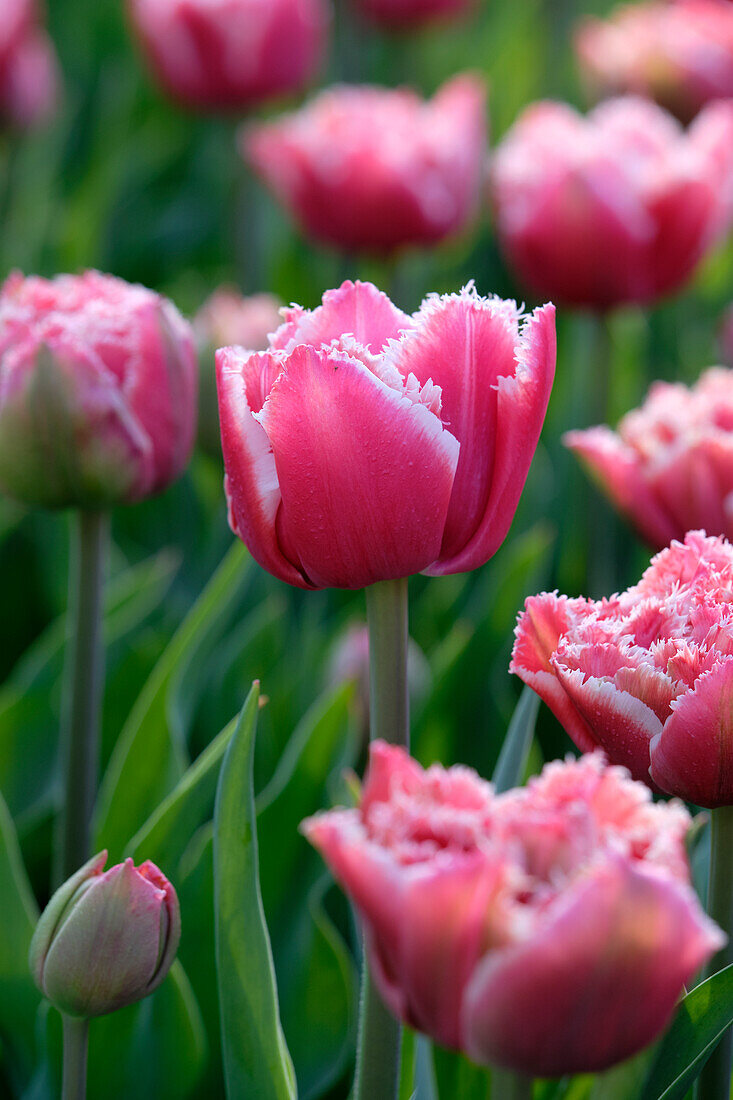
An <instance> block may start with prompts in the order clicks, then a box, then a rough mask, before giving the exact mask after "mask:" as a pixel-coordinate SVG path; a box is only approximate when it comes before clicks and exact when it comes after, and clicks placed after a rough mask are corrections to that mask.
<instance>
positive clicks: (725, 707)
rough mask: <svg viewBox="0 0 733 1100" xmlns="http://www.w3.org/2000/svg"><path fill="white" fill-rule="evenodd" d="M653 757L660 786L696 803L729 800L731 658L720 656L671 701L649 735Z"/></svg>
mask: <svg viewBox="0 0 733 1100" xmlns="http://www.w3.org/2000/svg"><path fill="white" fill-rule="evenodd" d="M651 762H652V766H651V773H652V777H653V779H654V782H655V783H657V784H658V785H659V786H660V787H661V789H662V790H663V791H667V792H668V793H669V794H675V795H677V796H678V797H680V798H684V799H686V800H687V801H688V802H694V803H695V805H696V806H708V807H711V808H712V807H715V806H730V805H733V659H730V658H726V659H724V660H721V661H720V663H719V664H718V665H717V666H716V667H715V668H713V669H711V671H710V672H706V673H704V674H703V675H702V676H701V677H700V679H699V680H698V681H697V683H696V685H695V688H694V690H692V691H688V692H686V693H685V694H684V695H681V696H680V697H679V698H678V699H677V700H676V701H675V702H674V703H673V705H672V715H671V717H670V718H668V719H667V721H666V722H665V724H664V727H663V729H662V730H660V731H659V733H658V734H657V735H656V736H655V737H654V739H653V740H652V744H651Z"/></svg>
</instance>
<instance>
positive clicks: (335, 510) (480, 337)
mask: <svg viewBox="0 0 733 1100" xmlns="http://www.w3.org/2000/svg"><path fill="white" fill-rule="evenodd" d="M284 313H285V318H286V320H285V324H284V325H283V326H282V327H281V328H280V329H279V330H278V332H277V333H275V334H274V335H273V336H272V337H271V340H270V349H269V350H268V351H266V352H263V353H261V354H250V353H248V352H246V351H245V350H244V349H242V348H223V349H221V350H220V351H219V352H218V353H217V378H218V387H219V414H220V420H221V431H222V445H223V450H224V462H225V466H226V475H227V476H226V482H225V484H226V490H227V496H228V500H229V516H230V524H231V526H232V530H233V531H234V533H235V534H237V535H239V537H240V538H241V539H242V540H243V541H244V542H245V543H246V544H247V546H248V547H249V549H250V551H251V552H252V554H253V556H254V557H255V558H256V559H257V561H259V563H260V564H261V565H262V566H264V568H265V569H268V570H269V571H270V572H271V573H274V574H275V576H276V577H280V579H281V580H284V581H287V582H288V583H290V584H293V585H298V586H300V587H302V588H323V587H327V586H336V587H341V588H361V587H363V586H364V585H368V584H372V583H374V582H375V581H381V580H388V579H395V578H398V577H406V576H409V575H410V574H412V573H417V572H420V571H421V570H423V571H425V572H428V573H431V574H443V573H457V572H462V571H464V570H469V569H475V568H476V567H477V566H479V565H482V564H483V563H484V562H485V561H487V560H488V558H490V557H491V556H492V554H494V553H495V552H496V550H497V549H498V547H499V546H500V545H501V543H502V541H503V539H504V537H505V536H506V533H507V531H508V529H509V525H510V523H511V521H512V517H513V515H514V511H515V509H516V506H517V502H518V500H519V496H520V493H521V491H522V488H523V486H524V482H525V479H526V477H527V472H528V470H529V465H530V462H531V460H532V455H533V453H534V449H535V447H536V445H537V440H538V438H539V434H540V429H541V427H542V422H543V419H544V415H545V410H546V408H547V402H548V399H549V394H550V388H551V385H552V380H553V375H554V369H555V326H554V309H553V307H552V306H549V305H548V306H544V307H543V308H542V309H538V310H535V312H534V313H533V314H532V315H531V316H530V317H528V318H526V319H525V320H524V321H523V322H522V318H521V314H520V312H519V310H518V309H517V307H516V305H515V304H514V302H507V301H502V300H501V299H498V298H481V297H479V295H478V294H477V293H476V291H475V290H474V289H473V287H471V286H469V287H467V288H466V289H464V290H463V291H462V292H461V293H460V294H450V295H446V296H444V297H438V296H437V295H432V296H431V297H429V298H428V299H426V301H425V302H424V303H423V305H422V307H421V309H420V310H419V311H418V312H417V313H416V314H414V315H413V316H412V317H409V316H407V314H404V313H402V312H401V311H400V310H398V309H397V308H396V306H394V305H393V304H392V302H391V301H390V300H389V298H388V297H387V295H386V294H382V293H380V291H378V290H377V288H376V287H374V286H372V285H371V283H359V282H357V283H351V282H346V283H344V284H343V286H342V287H341V288H340V289H339V290H330V291H328V292H327V293H326V294H325V295H324V297H323V305H322V306H320V307H319V308H318V309H315V310H313V311H309V310H303V309H301V308H300V307H299V306H293V307H292V308H291V309H289V310H285V311H284ZM520 322H521V324H520Z"/></svg>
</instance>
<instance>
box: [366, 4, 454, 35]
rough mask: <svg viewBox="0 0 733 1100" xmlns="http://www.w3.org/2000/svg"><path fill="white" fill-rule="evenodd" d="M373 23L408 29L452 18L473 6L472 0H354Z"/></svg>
mask: <svg viewBox="0 0 733 1100" xmlns="http://www.w3.org/2000/svg"><path fill="white" fill-rule="evenodd" d="M356 3H357V6H358V8H359V10H360V11H362V12H363V13H364V15H366V16H367V17H368V18H369V19H370V20H371V21H372V22H373V23H377V24H379V25H380V26H383V27H390V28H394V29H397V30H409V29H411V28H414V27H418V26H422V25H423V24H425V23H431V22H433V21H434V20H439V19H453V18H455V17H456V16H459V15H463V13H464V12H466V11H468V10H469V8H471V7H473V4H474V0H356Z"/></svg>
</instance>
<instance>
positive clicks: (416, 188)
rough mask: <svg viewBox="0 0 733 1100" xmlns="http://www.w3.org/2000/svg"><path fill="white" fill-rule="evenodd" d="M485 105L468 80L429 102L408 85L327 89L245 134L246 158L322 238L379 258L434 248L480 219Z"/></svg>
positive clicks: (478, 87) (307, 230)
mask: <svg viewBox="0 0 733 1100" xmlns="http://www.w3.org/2000/svg"><path fill="white" fill-rule="evenodd" d="M485 101H486V97H485V92H484V88H483V86H482V84H481V83H480V81H479V80H478V79H476V78H474V77H472V76H465V75H464V76H459V77H456V78H454V79H453V80H451V81H449V82H448V83H447V84H445V85H444V86H443V87H442V88H441V89H440V90H439V91H438V92H437V94H436V95H435V96H434V98H433V99H432V100H430V101H429V102H427V103H426V102H425V101H424V100H422V99H421V98H420V97H419V96H418V95H417V94H415V93H414V92H412V91H410V90H409V89H407V88H397V89H385V88H377V87H368V86H364V87H355V86H341V87H334V88H329V89H327V90H326V91H325V92H321V93H320V94H319V95H318V96H316V98H315V99H314V100H312V101H311V102H310V103H309V104H307V105H306V106H305V107H303V108H301V110H299V111H297V112H295V113H294V114H290V115H285V116H284V117H282V118H280V119H277V120H275V121H274V122H267V123H264V124H261V125H257V126H251V127H248V128H246V129H245V130H244V131H243V134H242V140H241V148H242V153H243V156H244V157H245V158H246V159H247V160H248V161H249V163H250V164H251V165H252V167H253V168H254V170H255V172H257V174H258V175H259V176H260V177H261V178H262V180H263V181H264V182H265V184H266V185H267V186H268V187H269V188H270V190H271V191H272V192H273V194H274V195H275V197H276V198H277V199H278V200H279V201H280V202H281V203H282V204H283V206H284V207H285V208H286V209H287V210H288V212H289V213H290V214H291V215H292V216H293V218H294V219H295V221H296V222H297V224H298V226H299V228H300V229H301V231H302V232H303V233H304V234H305V235H306V236H307V237H310V238H312V239H313V240H315V241H319V242H321V243H325V244H330V245H335V246H337V247H338V248H341V249H344V250H347V251H348V250H365V251H369V252H373V253H377V254H388V253H392V252H394V251H395V250H396V249H400V248H403V247H405V246H407V245H431V244H435V243H436V242H438V241H441V240H443V239H444V238H445V237H447V236H450V235H451V234H455V233H457V232H459V231H460V230H462V229H463V228H464V227H465V226H466V225H467V224H468V223H469V222H470V221H471V220H472V219H473V218H474V216H475V215H476V213H477V210H478V205H479V198H480V187H481V181H482V172H483V164H484V156H485V147H486V138H485V131H486V102H485Z"/></svg>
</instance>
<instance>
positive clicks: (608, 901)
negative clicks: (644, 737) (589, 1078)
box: [303, 742, 725, 1077]
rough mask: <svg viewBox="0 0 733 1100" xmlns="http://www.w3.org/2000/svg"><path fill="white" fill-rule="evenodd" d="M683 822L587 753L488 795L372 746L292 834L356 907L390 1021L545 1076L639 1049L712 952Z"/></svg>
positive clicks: (465, 775) (466, 778)
mask: <svg viewBox="0 0 733 1100" xmlns="http://www.w3.org/2000/svg"><path fill="white" fill-rule="evenodd" d="M688 826H689V816H688V814H687V811H686V810H685V809H684V807H683V806H682V805H679V804H674V803H673V804H663V803H660V804H659V805H654V804H653V802H652V801H651V797H650V793H649V791H648V790H647V789H646V788H645V787H644V786H642V784H640V783H634V782H633V781H632V780H631V779H629V778H628V775H627V774H626V772H624V771H623V769H621V768H613V767H608V766H607V765H606V763H605V761H604V759H603V757H602V755H601V754H600V753H597V754H594V755H592V756H587V757H584V758H582V759H581V760H579V761H568V762H566V763H559V762H556V763H554V764H549V765H547V766H546V767H545V769H544V771H543V772H542V775H541V776H540V777H539V778H536V779H534V780H531V781H530V784H529V786H528V787H526V788H524V789H520V790H515V791H509V792H507V793H506V794H503V795H496V794H494V792H493V790H492V788H491V786H490V785H489V784H488V783H485V782H483V781H482V780H481V779H479V777H478V776H477V775H476V774H475V773H474V772H473V771H471V770H470V769H468V768H464V767H453V768H449V769H445V768H442V767H440V766H439V765H437V764H436V765H433V766H432V767H431V768H429V769H428V770H427V771H424V770H423V769H422V768H421V767H420V766H419V765H418V764H417V763H416V762H415V761H414V760H411V759H410V757H409V756H408V755H407V754H406V752H405V751H404V750H402V749H400V748H396V747H393V746H389V745H386V744H385V743H384V742H376V743H375V744H373V746H372V748H371V758H370V765H369V771H368V774H367V777H366V781H365V784H364V789H363V793H362V799H361V805H360V806H359V808H358V809H353V810H331V811H329V812H327V813H323V814H319V815H317V816H316V817H313V818H310V819H309V820H308V821H306V822H305V823H304V825H303V831H304V832H305V834H306V836H307V837H308V839H309V840H310V841H311V843H313V844H314V845H315V846H316V847H317V848H318V850H319V851H320V852H321V853H322V855H323V856H324V858H325V860H326V862H327V863H328V865H329V867H330V868H331V870H332V872H333V874H334V875H335V877H336V879H337V880H338V881H339V882H340V883H341V885H342V886H343V888H344V889H345V890H346V892H347V893H348V894H349V896H350V897H351V899H352V900H353V902H354V904H355V905H356V907H357V909H358V910H359V913H360V915H361V918H362V921H363V924H364V931H365V938H366V945H367V951H368V955H369V960H370V965H371V971H372V973H373V975H374V977H375V980H376V981H377V983H378V986H379V989H380V992H381V994H382V996H383V998H384V1000H385V1003H386V1004H387V1005H388V1006H389V1008H390V1009H391V1010H392V1012H394V1013H395V1015H397V1016H400V1017H401V1018H402V1019H403V1020H405V1022H406V1023H408V1024H409V1025H410V1026H411V1027H414V1028H417V1029H418V1030H420V1031H424V1032H427V1034H428V1035H430V1036H432V1038H434V1039H435V1040H437V1042H439V1043H441V1044H443V1045H444V1046H448V1047H455V1048H458V1049H460V1050H463V1051H465V1052H466V1053H467V1054H468V1055H469V1056H470V1057H471V1058H473V1059H474V1060H476V1061H478V1062H482V1063H483V1062H489V1063H491V1064H496V1065H499V1066H505V1067H508V1068H510V1069H514V1070H517V1071H519V1072H521V1073H524V1074H531V1075H540V1076H543V1077H549V1076H558V1075H560V1074H570V1073H576V1072H595V1071H598V1070H603V1069H606V1068H607V1067H608V1066H610V1065H613V1064H614V1063H615V1062H619V1061H621V1060H622V1059H624V1058H628V1057H629V1056H630V1055H632V1054H634V1053H636V1052H637V1051H639V1050H641V1049H642V1048H643V1047H645V1046H646V1045H647V1044H648V1043H651V1042H652V1041H653V1040H654V1039H656V1038H657V1036H658V1035H659V1033H660V1031H661V1030H662V1029H663V1028H664V1027H665V1026H666V1024H667V1022H668V1021H669V1019H670V1017H671V1015H672V1013H673V1011H674V1007H675V1003H676V1001H677V998H678V997H679V995H680V994H681V992H682V989H683V986H684V984H685V983H686V982H688V981H689V979H690V978H691V977H692V975H693V974H694V973H695V972H696V971H697V970H698V968H699V967H700V966H701V964H702V963H704V962H705V960H706V959H707V958H708V957H709V956H710V955H711V954H712V952H713V951H715V950H716V949H717V948H719V947H720V946H721V944H722V943H723V942H724V940H725V937H724V936H723V935H722V933H721V932H720V930H719V929H718V928H717V927H716V925H714V924H713V923H712V922H711V921H710V920H709V919H708V918H707V917H706V916H705V914H704V913H703V912H702V909H701V908H700V905H699V903H698V901H697V899H696V897H695V894H694V892H693V890H692V888H691V886H690V881H689V870H688V866H687V861H686V857H685V851H684V837H685V833H686V831H687V828H688Z"/></svg>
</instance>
